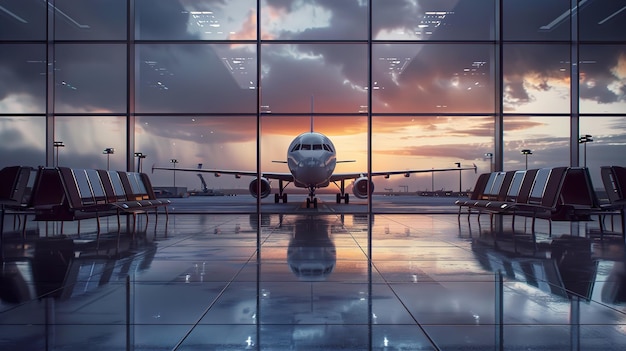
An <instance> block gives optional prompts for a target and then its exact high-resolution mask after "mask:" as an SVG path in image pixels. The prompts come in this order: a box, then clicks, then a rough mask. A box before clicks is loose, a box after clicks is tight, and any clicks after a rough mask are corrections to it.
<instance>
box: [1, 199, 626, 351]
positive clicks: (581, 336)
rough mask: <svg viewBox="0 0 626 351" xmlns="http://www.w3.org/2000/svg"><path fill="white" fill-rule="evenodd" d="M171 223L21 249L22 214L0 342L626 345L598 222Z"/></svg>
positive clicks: (222, 346) (187, 217)
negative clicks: (532, 227) (532, 228)
mask: <svg viewBox="0 0 626 351" xmlns="http://www.w3.org/2000/svg"><path fill="white" fill-rule="evenodd" d="M164 218H165V217H164V216H160V217H159V221H158V222H157V223H155V221H154V217H153V216H151V217H149V220H148V223H145V218H142V219H140V221H139V223H138V226H137V233H136V234H134V235H128V234H126V233H122V234H121V235H120V236H119V237H118V236H117V233H116V230H117V221H116V219H115V218H114V217H111V218H108V219H104V220H103V231H105V232H106V231H107V230H108V231H109V232H110V233H108V234H103V235H102V236H101V237H100V238H99V239H97V238H96V235H95V230H94V229H95V225H94V224H93V223H90V222H89V221H83V223H82V224H81V228H80V232H81V235H80V236H79V235H77V234H76V233H77V232H78V230H79V228H78V227H77V226H76V224H75V223H66V224H65V225H64V228H63V232H64V233H65V234H64V235H60V234H58V233H57V232H58V231H60V228H59V226H58V225H52V224H50V225H48V230H47V237H46V230H45V228H46V226H45V225H44V224H43V223H40V224H35V225H34V227H33V226H32V225H30V226H29V230H28V231H27V237H26V239H25V240H22V239H21V238H20V236H19V235H18V233H17V232H14V231H12V228H13V227H14V222H13V219H12V216H7V217H6V218H5V226H4V227H5V228H4V229H5V230H4V238H3V247H2V251H3V265H2V276H1V285H0V286H1V288H0V291H1V293H2V296H1V297H2V301H1V302H0V349H2V350H86V349H89V350H501V349H502V350H624V349H626V269H625V265H624V262H625V257H626V256H625V254H624V244H623V239H622V238H621V236H619V235H614V236H611V235H608V236H604V237H603V239H602V240H600V237H599V236H598V235H597V230H596V229H595V228H597V223H593V222H580V223H569V222H567V223H554V224H553V226H552V235H551V236H549V235H548V229H547V222H545V221H539V222H538V226H537V233H536V241H535V243H533V241H532V240H533V239H532V235H530V233H529V232H528V230H526V231H524V220H523V219H521V220H520V219H517V222H516V225H515V226H516V231H515V233H513V232H512V231H511V230H510V229H504V230H497V229H496V228H500V227H499V226H498V225H496V226H495V227H492V226H491V225H490V223H489V216H485V215H483V216H481V218H480V220H479V219H478V218H477V217H475V216H473V217H472V218H471V219H470V220H469V221H468V220H467V217H466V216H462V217H461V219H460V220H459V219H458V218H457V215H456V213H449V214H408V213H407V214H377V215H374V216H372V217H368V216H367V215H366V214H343V215H342V214H338V213H326V212H315V211H301V212H294V213H289V214H282V215H278V214H263V215H261V216H260V217H257V215H256V214H252V215H250V214H171V215H170V216H169V221H167V223H166V222H165V220H164ZM259 224H260V227H259ZM496 224H498V222H496ZM17 226H19V224H18V225H17ZM502 228H511V225H510V219H508V218H504V219H503V226H502ZM526 229H528V226H527V228H526ZM55 233H57V234H55ZM257 233H260V235H259V237H258V240H257ZM496 233H497V234H496ZM370 234H371V240H370V239H369V238H370ZM96 239H97V240H96ZM259 248H260V250H259ZM370 258H371V259H370Z"/></svg>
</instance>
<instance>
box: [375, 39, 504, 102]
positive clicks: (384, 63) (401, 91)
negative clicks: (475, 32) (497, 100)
mask: <svg viewBox="0 0 626 351" xmlns="http://www.w3.org/2000/svg"><path fill="white" fill-rule="evenodd" d="M372 57H373V58H372V60H373V62H372V66H373V77H372V79H373V82H372V85H373V92H372V101H373V102H372V103H373V112H374V113H390V112H391V113H393V112H408V113H416V112H420V113H423V112H429V113H468V112H470V113H489V112H491V111H493V109H494V98H493V95H494V85H493V84H494V83H493V80H494V74H493V69H494V68H493V47H492V46H491V45H486V44H472V45H468V44H376V45H374V47H373V54H372Z"/></svg>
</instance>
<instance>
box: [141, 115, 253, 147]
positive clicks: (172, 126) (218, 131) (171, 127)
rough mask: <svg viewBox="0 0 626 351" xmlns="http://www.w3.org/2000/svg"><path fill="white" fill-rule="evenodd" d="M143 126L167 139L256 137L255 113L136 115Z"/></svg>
mask: <svg viewBox="0 0 626 351" xmlns="http://www.w3.org/2000/svg"><path fill="white" fill-rule="evenodd" d="M137 123H138V125H140V126H141V128H142V129H143V130H145V131H146V132H148V133H150V134H152V135H157V136H161V137H163V138H166V139H171V140H176V139H178V140H186V141H191V142H195V143H199V144H224V143H237V142H245V141H250V140H255V139H256V118H255V117H182V116H176V117H164V116H163V117H162V116H159V117H138V118H137Z"/></svg>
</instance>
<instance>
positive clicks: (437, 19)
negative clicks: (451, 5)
mask: <svg viewBox="0 0 626 351" xmlns="http://www.w3.org/2000/svg"><path fill="white" fill-rule="evenodd" d="M452 15H454V11H425V12H424V15H423V16H422V19H421V20H420V23H419V24H418V25H417V28H418V29H419V30H417V31H415V34H417V35H424V36H425V35H432V34H433V31H434V30H435V29H436V28H439V27H441V26H445V25H446V22H447V20H446V18H447V17H449V16H452Z"/></svg>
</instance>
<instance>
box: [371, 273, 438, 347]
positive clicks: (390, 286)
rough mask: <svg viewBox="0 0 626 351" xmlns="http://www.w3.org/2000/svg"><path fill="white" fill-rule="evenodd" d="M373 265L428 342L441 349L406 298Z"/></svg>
mask: <svg viewBox="0 0 626 351" xmlns="http://www.w3.org/2000/svg"><path fill="white" fill-rule="evenodd" d="M371 266H372V268H373V269H374V270H376V272H377V273H378V275H380V276H381V278H382V280H383V283H382V284H384V285H385V286H386V287H387V288H388V289H389V290H390V291H391V293H392V294H393V295H394V296H395V298H396V299H397V301H398V302H399V303H400V305H402V308H404V310H405V311H406V312H407V313H408V314H409V316H411V319H413V321H414V322H415V325H416V326H417V327H418V328H419V329H420V330H421V332H422V333H423V335H424V337H426V339H427V340H428V342H429V343H430V345H431V346H432V347H434V348H435V350H441V348H440V347H439V346H437V343H436V342H435V339H434V338H433V337H431V336H430V335H429V334H428V332H427V331H426V329H425V328H424V325H422V323H421V322H420V321H419V320H418V319H417V316H415V315H414V314H413V313H412V312H411V310H410V309H409V307H408V306H407V305H406V304H405V303H404V300H402V298H401V297H400V295H398V293H397V292H396V290H395V289H394V288H393V286H392V285H391V284H390V283H389V281H388V280H387V279H385V277H384V276H383V275H382V274H381V273H380V271H379V270H378V268H377V267H376V265H375V264H374V263H373V262H372V263H371Z"/></svg>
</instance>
